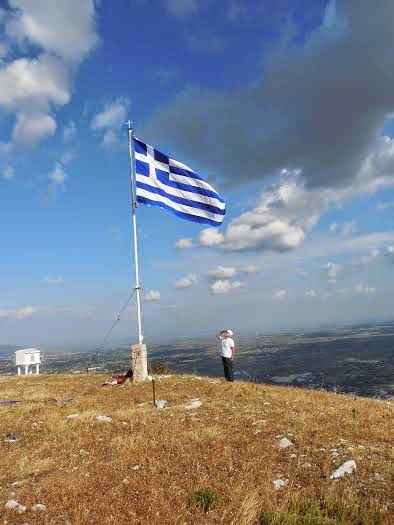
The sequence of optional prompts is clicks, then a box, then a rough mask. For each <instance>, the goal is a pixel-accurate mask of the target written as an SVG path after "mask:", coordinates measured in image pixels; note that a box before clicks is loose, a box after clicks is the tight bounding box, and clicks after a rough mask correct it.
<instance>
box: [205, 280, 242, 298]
mask: <svg viewBox="0 0 394 525" xmlns="http://www.w3.org/2000/svg"><path fill="white" fill-rule="evenodd" d="M242 286H243V283H241V282H240V281H230V280H229V279H218V280H217V281H215V282H213V283H212V284H211V286H210V289H211V293H212V294H214V295H225V294H228V293H229V292H231V291H232V290H236V289H237V288H241V287H242Z"/></svg>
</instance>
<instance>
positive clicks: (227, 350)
mask: <svg viewBox="0 0 394 525" xmlns="http://www.w3.org/2000/svg"><path fill="white" fill-rule="evenodd" d="M220 339H221V340H222V353H221V356H222V357H231V356H232V355H233V353H232V351H231V349H232V348H234V346H235V345H234V339H231V337H221V338H220Z"/></svg>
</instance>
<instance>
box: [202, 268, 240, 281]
mask: <svg viewBox="0 0 394 525" xmlns="http://www.w3.org/2000/svg"><path fill="white" fill-rule="evenodd" d="M236 273H237V270H236V269H235V268H234V267H233V266H221V265H219V266H217V267H216V268H214V269H213V270H209V272H208V273H207V275H208V277H209V278H210V279H214V280H217V279H229V278H231V277H234V276H235V274H236Z"/></svg>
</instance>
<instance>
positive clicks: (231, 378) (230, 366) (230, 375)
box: [227, 358, 234, 383]
mask: <svg viewBox="0 0 394 525" xmlns="http://www.w3.org/2000/svg"><path fill="white" fill-rule="evenodd" d="M227 362H228V372H227V373H228V380H227V381H230V382H231V383H232V382H233V381H234V367H233V363H234V362H233V360H232V359H230V358H228V359H227Z"/></svg>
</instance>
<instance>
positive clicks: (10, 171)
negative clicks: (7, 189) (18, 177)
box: [2, 165, 15, 180]
mask: <svg viewBox="0 0 394 525" xmlns="http://www.w3.org/2000/svg"><path fill="white" fill-rule="evenodd" d="M2 177H3V179H5V180H10V179H13V178H14V177H15V171H14V168H13V167H12V166H10V165H8V166H6V167H5V168H4V169H3V173H2Z"/></svg>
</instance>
